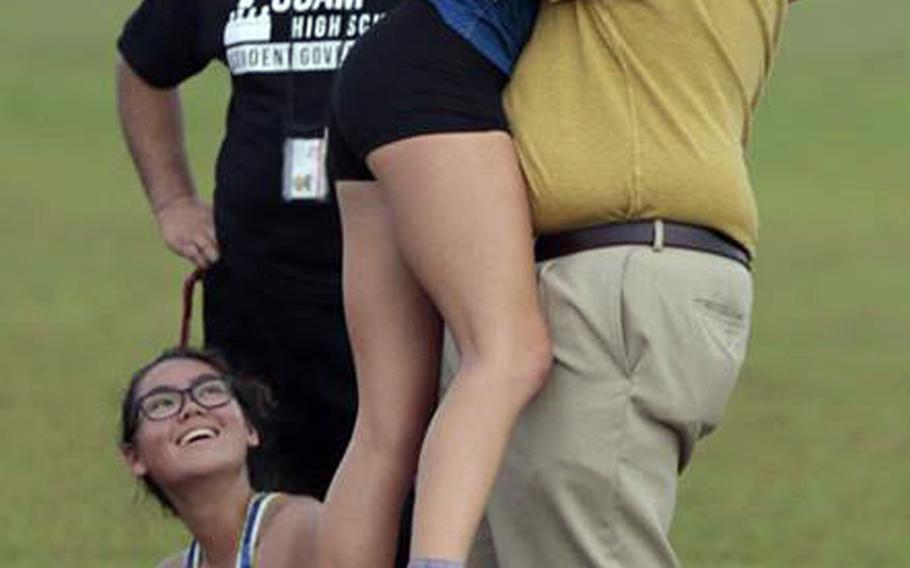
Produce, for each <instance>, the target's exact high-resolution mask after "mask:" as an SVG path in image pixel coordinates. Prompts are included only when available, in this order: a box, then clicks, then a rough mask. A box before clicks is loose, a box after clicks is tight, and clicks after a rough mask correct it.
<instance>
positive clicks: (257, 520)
mask: <svg viewBox="0 0 910 568" xmlns="http://www.w3.org/2000/svg"><path fill="white" fill-rule="evenodd" d="M277 496H278V494H277V493H259V494H257V495H256V496H255V497H254V498H253V501H252V502H251V503H250V508H249V511H248V512H247V516H246V523H245V526H244V527H243V539H242V540H241V541H240V554H238V555H237V568H254V566H255V562H254V559H255V558H256V549H257V545H258V543H259V529H260V528H261V526H262V518H263V517H264V516H265V512H266V511H267V510H268V508H269V505H270V504H271V503H272V501H273V500H274V499H275V498H276V497H277Z"/></svg>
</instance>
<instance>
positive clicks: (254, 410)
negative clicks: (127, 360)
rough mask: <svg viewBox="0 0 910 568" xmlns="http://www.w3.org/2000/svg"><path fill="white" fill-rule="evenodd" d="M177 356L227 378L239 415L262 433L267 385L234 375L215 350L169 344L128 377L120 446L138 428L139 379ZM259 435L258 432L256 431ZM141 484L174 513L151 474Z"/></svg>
mask: <svg viewBox="0 0 910 568" xmlns="http://www.w3.org/2000/svg"><path fill="white" fill-rule="evenodd" d="M178 359H189V360H191V361H199V362H201V363H204V364H205V365H207V366H209V367H211V368H212V369H214V370H215V371H217V373H218V374H219V375H222V376H225V377H228V378H229V381H228V384H229V385H230V387H231V390H232V392H233V394H234V398H235V399H236V400H237V404H238V405H239V406H240V410H241V411H242V412H243V416H244V418H245V419H246V421H247V423H249V424H250V426H251V427H253V428H254V429H256V430H257V432H260V433H261V432H262V426H263V425H264V423H265V421H266V420H267V418H268V413H269V410H270V409H271V407H272V406H273V403H272V400H271V396H270V393H269V390H268V388H267V387H266V386H265V384H263V383H262V382H261V381H259V380H257V379H254V378H252V377H248V376H238V375H237V374H235V373H234V372H233V370H232V369H231V366H230V365H229V364H228V362H227V361H226V360H225V359H224V357H222V356H221V355H220V354H219V353H218V352H217V351H214V350H211V349H197V348H194V347H171V348H168V349H165V350H164V351H163V352H162V353H161V354H160V355H158V356H157V357H155V358H154V359H152V360H151V361H150V362H149V363H146V364H145V365H143V366H142V367H140V368H139V370H137V371H136V372H135V373H133V376H132V377H131V378H130V382H129V385H127V388H126V391H125V392H124V395H123V400H122V402H121V404H120V446H121V448H123V447H129V446H132V445H133V438H134V437H135V435H136V430H137V429H138V428H139V409H138V407H137V406H136V391H137V390H139V385H140V384H142V380H143V379H145V377H146V376H147V375H148V374H149V372H151V370H152V369H154V368H155V367H157V366H158V365H160V364H161V363H164V362H165V361H172V360H178ZM260 435H261V434H260ZM142 483H143V484H144V485H145V488H146V489H147V490H148V492H149V493H151V494H152V495H153V496H154V497H155V499H157V500H158V502H159V503H160V504H161V506H162V507H164V508H165V509H167V510H168V511H170V512H171V513H174V514H176V513H177V511H176V510H175V509H174V504H173V503H172V502H171V500H170V499H169V498H168V496H167V494H166V493H165V492H164V490H163V489H162V488H161V486H160V485H158V484H157V483H156V482H155V481H154V480H153V479H152V478H151V477H149V476H148V475H143V476H142Z"/></svg>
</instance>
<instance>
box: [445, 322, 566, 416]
mask: <svg viewBox="0 0 910 568" xmlns="http://www.w3.org/2000/svg"><path fill="white" fill-rule="evenodd" d="M463 357H464V364H465V365H466V369H467V371H466V372H467V374H470V375H475V376H476V375H480V376H481V377H482V381H481V382H482V383H483V388H484V391H485V393H486V394H487V395H488V396H496V397H498V398H499V399H501V400H503V401H504V403H505V404H509V405H514V406H515V407H516V408H518V409H520V408H521V407H523V406H524V405H525V404H527V403H528V402H529V401H530V400H531V399H532V398H534V396H535V395H536V394H537V393H538V392H540V390H541V389H542V388H543V386H544V384H545V383H546V381H547V378H548V377H549V374H550V368H551V367H552V364H553V347H552V344H551V342H550V337H549V334H548V332H547V329H546V327H545V326H544V324H543V323H542V322H540V323H539V324H537V323H534V324H529V325H523V326H520V327H518V328H517V329H515V330H513V331H511V332H509V331H505V332H503V330H498V333H497V334H496V337H495V338H494V340H491V341H490V342H489V343H488V344H486V345H484V344H480V345H478V347H477V351H476V352H475V353H473V354H463Z"/></svg>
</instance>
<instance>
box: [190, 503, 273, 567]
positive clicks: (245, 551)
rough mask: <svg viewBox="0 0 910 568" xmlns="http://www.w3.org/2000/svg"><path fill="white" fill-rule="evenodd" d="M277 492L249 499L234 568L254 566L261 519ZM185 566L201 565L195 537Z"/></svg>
mask: <svg viewBox="0 0 910 568" xmlns="http://www.w3.org/2000/svg"><path fill="white" fill-rule="evenodd" d="M278 495H279V493H257V494H255V495H254V496H253V498H252V499H250V503H249V505H247V509H246V519H244V522H243V532H242V533H241V537H240V550H238V551H237V560H236V562H235V563H234V566H235V567H236V568H254V567H255V565H256V564H255V558H256V550H257V547H258V543H259V529H260V528H261V527H262V519H263V517H264V516H265V513H266V511H267V510H268V507H269V505H270V504H271V503H272V501H274V500H275V498H276V497H278ZM184 566H185V568H199V567H200V566H202V549H201V547H200V546H199V543H198V542H196V539H193V540H192V541H191V542H190V546H189V548H188V549H187V551H186V561H185V563H184Z"/></svg>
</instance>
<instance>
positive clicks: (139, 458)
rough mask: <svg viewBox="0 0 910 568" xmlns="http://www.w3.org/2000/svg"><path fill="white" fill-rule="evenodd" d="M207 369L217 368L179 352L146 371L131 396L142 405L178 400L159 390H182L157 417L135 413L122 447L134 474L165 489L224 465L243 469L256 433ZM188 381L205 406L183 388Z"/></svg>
mask: <svg viewBox="0 0 910 568" xmlns="http://www.w3.org/2000/svg"><path fill="white" fill-rule="evenodd" d="M213 375H218V372H217V371H216V370H215V369H213V368H212V367H211V366H209V365H207V364H206V363H204V362H202V361H198V360H195V359H180V358H176V359H168V360H165V361H163V362H161V363H159V364H158V365H156V366H155V367H153V368H152V369H151V370H150V371H148V373H147V374H146V375H145V377H144V378H143V379H142V381H141V382H140V383H139V385H138V386H137V388H136V391H135V393H136V394H135V396H134V397H133V400H134V401H143V400H144V401H145V404H144V407H145V408H146V410H151V411H153V412H154V411H156V410H157V411H161V410H162V409H164V408H165V407H168V405H175V404H177V405H178V406H179V399H180V397H179V396H177V397H174V396H173V395H170V396H167V395H165V396H164V397H162V396H161V393H162V392H164V391H166V390H169V389H176V390H178V391H184V392H183V394H182V396H183V407H182V408H181V409H180V411H179V412H177V413H176V414H174V415H173V416H170V417H168V418H164V419H160V420H151V419H149V418H148V416H146V415H145V414H143V413H140V414H139V416H138V425H137V428H136V431H135V434H134V435H133V439H132V443H131V444H130V445H129V446H127V447H125V448H124V450H123V453H124V456H125V458H126V460H127V463H128V464H129V466H130V470H131V471H132V472H133V474H134V475H136V476H137V477H143V476H148V477H150V478H151V479H152V480H154V481H155V482H156V483H157V484H158V485H160V486H161V487H162V488H164V490H165V491H167V488H168V487H173V486H175V485H179V484H180V483H181V482H184V481H187V480H190V479H193V478H200V477H204V476H208V475H213V474H219V473H224V472H229V471H238V472H243V473H244V474H245V468H246V457H247V452H248V449H249V448H250V447H253V446H257V445H258V444H259V437H258V435H257V434H256V432H255V430H254V429H253V428H252V427H251V426H250V424H249V423H248V421H247V420H246V418H245V416H244V414H243V411H242V409H241V408H240V405H239V404H237V401H236V400H235V399H234V398H233V397H231V398H230V400H228V401H227V402H226V403H225V402H224V400H223V396H221V398H219V393H218V392H217V391H218V388H219V385H218V383H213V382H212V381H211V377H212V376H213ZM206 377H208V380H207V379H206ZM206 381H208V382H206ZM194 387H195V389H194V395H195V396H196V398H197V399H198V400H200V401H202V402H203V404H205V406H202V405H200V404H199V402H197V401H196V400H193V397H191V396H189V393H188V392H187V391H186V390H185V389H193V388H194ZM175 401H176V402H175ZM213 401H214V402H218V403H220V404H218V405H213V404H211V402H213ZM206 406H208V407H209V408H206ZM213 406H214V407H213Z"/></svg>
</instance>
